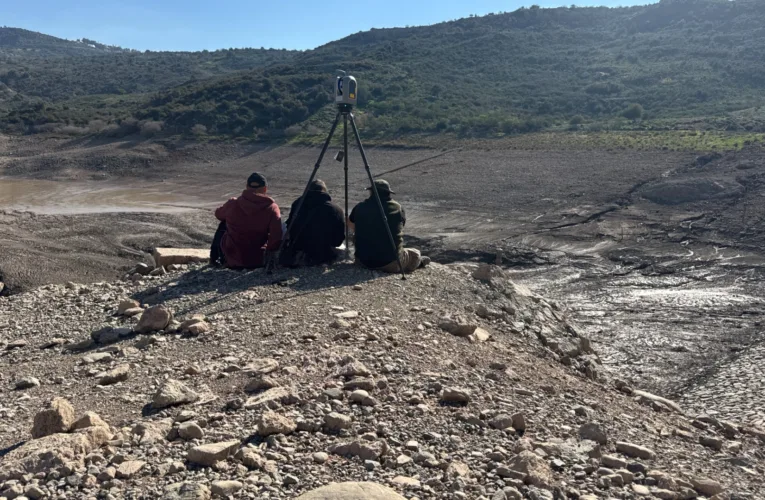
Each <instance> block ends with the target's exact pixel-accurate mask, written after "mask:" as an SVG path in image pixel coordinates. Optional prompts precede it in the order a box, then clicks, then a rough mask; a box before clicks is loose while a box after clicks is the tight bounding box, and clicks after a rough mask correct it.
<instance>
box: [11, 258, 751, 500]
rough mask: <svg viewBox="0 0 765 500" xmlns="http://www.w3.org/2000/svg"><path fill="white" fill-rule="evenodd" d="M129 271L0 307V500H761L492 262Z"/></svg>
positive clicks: (732, 454)
mask: <svg viewBox="0 0 765 500" xmlns="http://www.w3.org/2000/svg"><path fill="white" fill-rule="evenodd" d="M173 267H174V266H173ZM136 271H137V272H136V273H135V274H134V275H132V276H128V277H127V279H126V280H123V281H119V282H103V283H94V284H74V283H70V284H67V285H50V286H45V287H42V288H38V289H35V290H33V291H30V292H27V293H22V294H18V295H13V296H10V297H4V298H0V352H1V353H2V354H0V373H2V380H1V381H0V383H1V384H2V385H1V387H2V393H3V396H2V404H1V405H0V406H1V407H0V446H2V447H3V448H4V449H3V450H2V451H1V452H0V453H1V454H2V462H0V498H9V499H10V498H17V499H18V498H24V497H26V498H47V497H53V498H210V496H211V495H212V496H215V497H219V498H225V497H232V496H233V497H236V498H294V497H299V496H300V495H303V494H306V492H308V491H310V490H314V489H316V488H319V487H322V486H324V485H327V484H330V483H334V482H345V481H363V482H367V483H368V482H372V483H378V484H380V485H382V486H385V487H386V488H387V489H383V488H382V486H381V487H380V488H378V489H377V493H376V495H377V496H374V495H373V494H372V493H371V491H372V489H373V487H372V486H369V485H366V486H365V485H354V486H347V488H352V491H353V492H355V493H351V494H350V495H351V496H349V497H348V498H382V499H395V498H402V497H403V498H408V499H412V498H420V499H424V498H455V499H456V498H466V499H480V498H483V499H491V500H501V499H520V498H530V499H546V498H550V499H552V498H566V497H568V498H582V499H587V500H589V499H592V498H624V499H632V498H635V499H637V498H662V499H680V498H684V499H685V498H687V499H690V498H715V499H724V498H731V499H732V498H749V499H757V498H763V495H762V491H763V484H762V482H763V481H762V474H763V472H764V467H765V455H763V451H762V449H763V448H762V447H763V443H764V442H765V431H763V430H761V429H759V428H757V427H755V426H752V425H747V424H745V423H744V422H729V421H726V420H723V419H718V418H714V417H713V416H710V415H709V414H707V413H706V412H705V411H704V410H705V409H696V408H694V409H688V408H684V407H683V406H682V405H678V404H677V403H675V402H673V401H670V400H666V399H663V398H660V397H658V396H654V395H652V394H650V393H646V392H642V391H640V388H639V387H631V386H630V385H629V384H626V383H625V382H624V381H623V380H619V379H617V378H614V377H612V376H610V375H608V374H607V373H606V371H605V370H603V368H602V365H600V362H599V356H598V354H597V353H596V352H594V351H593V350H592V347H591V343H590V342H589V340H588V339H587V338H585V337H583V335H582V333H581V332H580V329H579V327H578V326H577V325H576V324H575V323H573V322H572V320H571V315H570V313H569V311H567V310H566V309H567V308H566V307H565V305H564V304H561V303H559V302H553V301H551V300H547V299H545V298H543V297H542V296H539V295H537V294H535V293H532V292H531V291H530V290H529V289H528V288H526V287H524V286H521V285H518V284H516V283H514V282H513V281H511V280H510V279H509V278H508V276H507V273H506V272H504V271H503V270H502V269H501V268H499V267H494V266H488V265H483V266H478V265H476V264H456V263H455V264H452V265H449V266H443V265H439V264H433V265H432V266H431V267H429V268H427V269H425V270H422V271H418V272H417V273H415V274H414V275H412V276H411V277H410V279H409V280H408V281H406V282H403V281H401V280H400V278H398V277H396V276H378V275H376V274H374V273H371V272H369V271H364V270H360V269H357V268H355V267H353V266H350V265H339V266H336V267H333V268H314V269H304V270H299V271H278V272H277V273H275V274H272V275H267V274H265V273H263V271H253V272H246V273H242V272H233V271H226V270H217V269H210V268H207V267H191V268H184V269H176V268H173V269H171V270H169V271H170V272H169V274H163V272H162V271H156V272H154V275H153V276H152V275H147V276H143V275H142V273H147V272H148V271H149V270H148V269H136ZM57 398H58V399H57ZM61 398H63V399H61ZM88 412H92V413H88ZM340 489H342V488H341V487H340V486H337V485H334V486H329V489H328V490H326V489H325V490H323V493H322V492H318V493H313V494H312V495H313V496H311V494H306V496H305V497H304V498H324V499H329V498H341V496H340V495H341V494H340V492H339V491H340ZM362 491H366V492H367V493H360V492H362ZM394 492H397V494H398V495H401V496H397V494H396V493H394Z"/></svg>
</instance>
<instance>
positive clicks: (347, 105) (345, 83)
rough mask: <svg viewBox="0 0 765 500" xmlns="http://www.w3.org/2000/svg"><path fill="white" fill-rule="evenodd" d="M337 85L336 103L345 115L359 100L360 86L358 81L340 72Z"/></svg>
mask: <svg viewBox="0 0 765 500" xmlns="http://www.w3.org/2000/svg"><path fill="white" fill-rule="evenodd" d="M340 73H342V75H338V76H337V83H336V84H335V103H336V104H337V106H338V107H339V108H340V110H341V111H342V112H344V113H349V112H350V111H351V109H352V108H353V106H355V105H356V101H357V100H358V85H357V83H356V79H355V78H354V77H352V76H350V75H346V74H345V71H340Z"/></svg>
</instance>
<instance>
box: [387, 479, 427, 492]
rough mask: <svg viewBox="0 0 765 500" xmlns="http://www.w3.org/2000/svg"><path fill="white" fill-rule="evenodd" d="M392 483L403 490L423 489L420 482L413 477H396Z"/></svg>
mask: <svg viewBox="0 0 765 500" xmlns="http://www.w3.org/2000/svg"><path fill="white" fill-rule="evenodd" d="M391 483H393V484H395V485H396V486H400V487H402V488H411V489H417V490H418V489H420V488H421V487H422V485H421V483H420V481H419V480H418V479H415V478H413V477H407V476H396V477H394V478H393V479H391Z"/></svg>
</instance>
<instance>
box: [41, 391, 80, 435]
mask: <svg viewBox="0 0 765 500" xmlns="http://www.w3.org/2000/svg"><path fill="white" fill-rule="evenodd" d="M74 421H75V417H74V408H73V407H72V404H71V403H70V402H69V401H67V400H66V399H64V398H53V400H52V401H51V402H50V403H49V404H48V407H47V408H46V409H44V410H42V411H40V412H38V413H37V415H35V419H34V424H33V426H32V437H33V438H35V439H39V438H42V437H45V436H49V435H51V434H56V433H60V432H69V430H70V429H71V428H72V425H73V424H74Z"/></svg>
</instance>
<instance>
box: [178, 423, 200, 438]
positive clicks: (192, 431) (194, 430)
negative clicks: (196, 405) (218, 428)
mask: <svg viewBox="0 0 765 500" xmlns="http://www.w3.org/2000/svg"><path fill="white" fill-rule="evenodd" d="M204 435H205V431H204V430H202V428H201V427H200V426H199V424H197V423H196V422H183V423H182V424H181V425H179V426H178V436H179V437H180V438H181V439H184V440H186V441H190V440H192V439H202V438H203V437H204Z"/></svg>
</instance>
